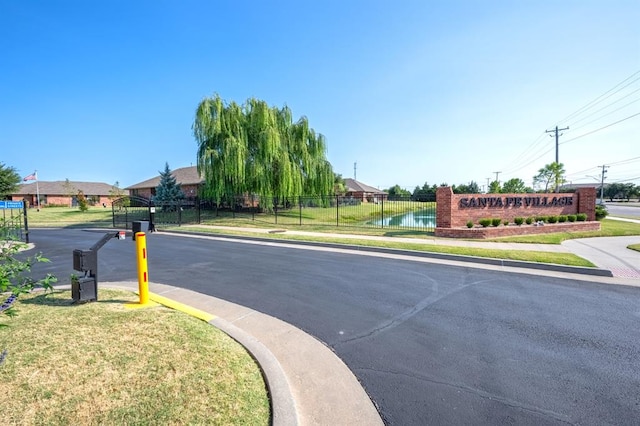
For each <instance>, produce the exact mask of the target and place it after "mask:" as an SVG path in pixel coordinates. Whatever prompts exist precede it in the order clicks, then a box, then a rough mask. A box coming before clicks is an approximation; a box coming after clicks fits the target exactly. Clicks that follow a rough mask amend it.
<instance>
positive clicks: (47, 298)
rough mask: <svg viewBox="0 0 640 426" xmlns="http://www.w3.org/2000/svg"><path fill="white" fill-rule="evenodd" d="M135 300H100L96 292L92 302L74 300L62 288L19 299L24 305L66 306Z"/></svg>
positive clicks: (110, 303) (68, 291)
mask: <svg viewBox="0 0 640 426" xmlns="http://www.w3.org/2000/svg"><path fill="white" fill-rule="evenodd" d="M65 295H67V296H68V297H61V296H65ZM132 302H135V298H133V297H132V299H119V298H116V299H108V300H100V294H99V293H98V300H97V301H94V302H78V303H76V302H74V300H73V299H72V297H71V291H70V290H63V291H57V290H54V291H53V292H42V293H41V294H39V295H37V296H35V297H32V298H30V299H20V303H24V304H25V305H40V306H61V307H64V306H68V307H74V306H81V305H84V304H87V303H98V304H108V305H113V304H120V305H122V304H125V303H132Z"/></svg>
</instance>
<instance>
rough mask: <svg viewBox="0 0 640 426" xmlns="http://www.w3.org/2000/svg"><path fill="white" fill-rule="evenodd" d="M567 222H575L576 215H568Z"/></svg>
mask: <svg viewBox="0 0 640 426" xmlns="http://www.w3.org/2000/svg"><path fill="white" fill-rule="evenodd" d="M567 220H568V221H569V222H575V221H576V215H575V214H570V215H568V216H567Z"/></svg>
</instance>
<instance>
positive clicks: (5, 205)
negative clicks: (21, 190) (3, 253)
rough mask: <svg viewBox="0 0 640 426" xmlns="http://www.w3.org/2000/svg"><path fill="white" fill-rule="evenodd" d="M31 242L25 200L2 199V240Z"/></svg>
mask: <svg viewBox="0 0 640 426" xmlns="http://www.w3.org/2000/svg"><path fill="white" fill-rule="evenodd" d="M6 240H17V241H24V242H27V243H28V242H29V229H28V224H27V219H26V209H25V205H24V202H23V201H4V200H2V201H0V242H1V241H6Z"/></svg>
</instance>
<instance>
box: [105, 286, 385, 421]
mask: <svg viewBox="0 0 640 426" xmlns="http://www.w3.org/2000/svg"><path fill="white" fill-rule="evenodd" d="M100 286H101V287H103V288H105V287H108V288H121V289H126V290H131V291H137V289H138V283H137V282H118V283H101V284H100ZM150 290H151V292H152V293H151V294H150V296H149V299H150V300H152V301H154V302H156V303H160V304H162V305H165V306H167V307H169V308H172V309H176V310H178V311H181V312H184V313H186V314H189V315H192V316H195V317H196V318H200V319H202V320H204V321H207V322H208V323H209V324H211V325H213V326H215V327H217V328H219V329H220V330H222V331H224V332H225V333H227V334H228V335H229V336H230V337H232V338H233V339H234V340H236V341H237V342H239V343H240V344H241V345H243V346H244V347H245V348H246V349H247V350H248V351H249V353H251V355H252V356H253V357H254V358H255V360H256V362H257V363H258V364H259V365H260V368H261V369H262V371H263V375H264V377H265V382H266V384H267V387H268V390H269V395H270V399H271V412H272V422H273V424H274V425H306V424H308V425H337V424H352V425H357V424H361V425H382V424H383V422H382V419H381V418H380V415H379V414H378V411H377V410H376V407H375V406H374V404H373V402H372V401H371V399H370V398H369V396H368V395H367V393H366V392H365V391H364V389H363V388H362V386H361V385H360V382H358V380H357V378H356V377H355V376H354V375H353V373H352V372H351V370H349V368H348V367H347V366H346V365H345V364H344V363H343V362H342V360H341V359H340V358H338V356H336V355H335V354H334V353H333V351H332V350H331V349H330V348H328V347H327V346H325V345H324V344H323V343H321V342H320V341H318V340H316V339H315V338H313V337H312V336H310V335H308V334H307V333H305V332H303V331H302V330H300V329H298V328H296V327H294V326H292V325H290V324H287V323H286V322H284V321H280V320H279V319H277V318H274V317H271V316H269V315H265V314H263V313H261V312H257V311H255V310H252V309H249V308H247V307H244V306H240V305H237V304H235V303H231V302H227V301H225V300H222V299H218V298H216V297H211V296H206V295H204V294H201V293H197V292H194V291H191V290H186V289H182V288H177V287H173V286H169V285H164V284H157V283H151V284H150Z"/></svg>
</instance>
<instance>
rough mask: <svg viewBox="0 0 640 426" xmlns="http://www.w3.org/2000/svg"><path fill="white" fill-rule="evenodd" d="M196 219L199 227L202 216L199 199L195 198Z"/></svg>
mask: <svg viewBox="0 0 640 426" xmlns="http://www.w3.org/2000/svg"><path fill="white" fill-rule="evenodd" d="M196 217H197V220H198V225H200V224H201V223H202V216H201V213H200V199H199V198H198V197H196Z"/></svg>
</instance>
